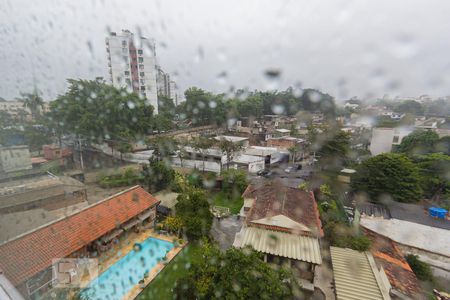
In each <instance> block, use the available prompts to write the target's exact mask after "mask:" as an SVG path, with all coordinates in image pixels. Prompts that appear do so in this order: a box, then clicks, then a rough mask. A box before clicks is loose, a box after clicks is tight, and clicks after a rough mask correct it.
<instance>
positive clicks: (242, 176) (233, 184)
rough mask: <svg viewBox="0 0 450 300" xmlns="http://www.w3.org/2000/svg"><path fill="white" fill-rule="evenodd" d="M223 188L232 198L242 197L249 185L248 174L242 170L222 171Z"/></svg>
mask: <svg viewBox="0 0 450 300" xmlns="http://www.w3.org/2000/svg"><path fill="white" fill-rule="evenodd" d="M220 175H221V176H222V180H223V181H222V182H223V183H222V188H223V190H225V191H226V192H227V193H228V194H229V195H231V196H232V197H240V196H241V194H242V193H243V192H244V190H245V188H246V187H247V185H248V181H247V174H246V173H245V172H244V171H242V170H235V169H230V170H226V171H222V173H221V174H220Z"/></svg>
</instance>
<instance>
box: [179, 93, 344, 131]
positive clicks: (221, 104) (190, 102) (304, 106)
mask: <svg viewBox="0 0 450 300" xmlns="http://www.w3.org/2000/svg"><path fill="white" fill-rule="evenodd" d="M185 96H186V102H183V103H182V104H181V105H179V106H178V107H177V112H178V114H179V115H180V117H181V118H182V119H189V120H191V121H192V123H193V124H196V125H206V124H218V125H224V124H226V122H227V121H228V120H231V119H233V118H237V117H255V118H259V117H261V116H263V115H273V114H281V115H290V116H294V115H295V114H296V113H297V112H298V111H300V110H305V111H321V112H323V113H325V114H326V115H327V116H329V117H334V115H335V108H336V106H335V103H334V99H333V98H332V97H331V96H330V95H328V94H325V93H322V92H320V91H317V90H313V89H305V90H303V91H301V93H298V92H295V91H294V90H293V89H292V88H289V89H287V90H285V91H268V92H262V91H254V92H246V91H244V90H238V91H236V93H235V96H234V97H231V98H225V95H223V94H218V95H214V94H213V93H209V92H206V91H204V90H202V89H199V88H195V87H192V88H189V89H188V90H186V92H185Z"/></svg>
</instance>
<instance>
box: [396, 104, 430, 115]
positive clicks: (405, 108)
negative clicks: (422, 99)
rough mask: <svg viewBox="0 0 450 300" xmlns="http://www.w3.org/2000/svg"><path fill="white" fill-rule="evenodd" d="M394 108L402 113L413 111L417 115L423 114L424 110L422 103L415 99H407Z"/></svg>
mask: <svg viewBox="0 0 450 300" xmlns="http://www.w3.org/2000/svg"><path fill="white" fill-rule="evenodd" d="M394 110H395V111H396V112H400V113H411V114H414V115H416V116H418V115H423V112H424V108H423V106H422V104H420V103H419V102H417V101H414V100H405V101H403V102H401V103H400V104H398V105H397V106H396V107H395V108H394Z"/></svg>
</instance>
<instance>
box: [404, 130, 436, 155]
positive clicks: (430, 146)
mask: <svg viewBox="0 0 450 300" xmlns="http://www.w3.org/2000/svg"><path fill="white" fill-rule="evenodd" d="M438 140H439V136H438V135H437V133H435V132H433V131H428V130H417V131H414V132H412V133H410V134H409V135H407V136H405V137H404V138H403V139H402V142H401V143H400V145H398V147H397V149H396V152H400V153H406V154H408V155H421V154H427V153H432V152H434V151H435V145H436V143H437V142H438Z"/></svg>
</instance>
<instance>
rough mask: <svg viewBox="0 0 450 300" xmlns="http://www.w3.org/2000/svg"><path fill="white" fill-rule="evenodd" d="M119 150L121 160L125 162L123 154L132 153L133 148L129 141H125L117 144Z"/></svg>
mask: <svg viewBox="0 0 450 300" xmlns="http://www.w3.org/2000/svg"><path fill="white" fill-rule="evenodd" d="M116 147H117V150H118V151H119V152H120V160H122V161H123V154H124V153H128V152H131V151H132V150H133V146H132V144H131V142H130V141H129V140H126V139H123V140H120V141H118V142H117V146H116Z"/></svg>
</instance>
